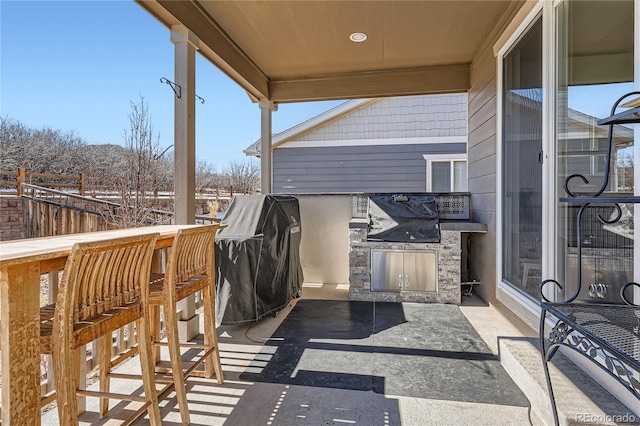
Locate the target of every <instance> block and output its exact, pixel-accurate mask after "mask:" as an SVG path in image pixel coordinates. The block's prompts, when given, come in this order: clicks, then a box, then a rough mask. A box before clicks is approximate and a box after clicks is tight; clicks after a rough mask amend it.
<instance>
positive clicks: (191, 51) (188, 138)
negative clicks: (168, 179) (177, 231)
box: [171, 25, 200, 225]
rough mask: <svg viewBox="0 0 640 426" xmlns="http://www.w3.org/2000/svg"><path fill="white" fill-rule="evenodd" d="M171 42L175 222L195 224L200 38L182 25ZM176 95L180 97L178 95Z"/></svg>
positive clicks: (174, 30)
mask: <svg viewBox="0 0 640 426" xmlns="http://www.w3.org/2000/svg"><path fill="white" fill-rule="evenodd" d="M171 43H173V44H174V45H175V77H174V78H175V80H174V81H175V83H176V84H177V85H178V86H179V87H176V90H177V92H178V94H177V95H176V96H175V106H174V145H175V146H174V149H173V152H174V167H175V169H174V170H175V174H174V193H175V207H174V211H175V223H176V224H180V225H184V224H192V223H195V220H196V218H195V215H196V199H195V197H196V50H197V49H198V47H199V43H200V40H199V39H198V38H197V37H196V36H195V35H194V34H193V33H192V32H191V31H189V29H188V28H186V27H185V26H184V25H174V26H173V27H171ZM178 95H180V97H178Z"/></svg>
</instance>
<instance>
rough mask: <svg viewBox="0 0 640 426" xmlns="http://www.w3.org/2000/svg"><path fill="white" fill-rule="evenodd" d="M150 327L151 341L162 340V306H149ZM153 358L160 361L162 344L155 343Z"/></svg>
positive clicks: (156, 361)
mask: <svg viewBox="0 0 640 426" xmlns="http://www.w3.org/2000/svg"><path fill="white" fill-rule="evenodd" d="M149 327H150V328H151V343H156V342H159V341H160V330H162V326H161V324H160V306H159V305H150V306H149ZM153 360H154V362H155V363H156V364H157V363H158V361H160V346H159V345H155V344H154V345H153Z"/></svg>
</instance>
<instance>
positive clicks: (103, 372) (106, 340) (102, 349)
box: [98, 333, 113, 419]
mask: <svg viewBox="0 0 640 426" xmlns="http://www.w3.org/2000/svg"><path fill="white" fill-rule="evenodd" d="M112 335H113V334H112V333H107V334H105V335H104V336H102V337H100V338H99V339H98V347H99V349H98V356H99V357H100V392H104V393H107V392H109V385H110V380H111V379H110V378H109V374H110V373H111V341H112ZM108 411H109V398H108V397H106V396H103V397H100V418H101V419H104V418H105V416H106V415H107V412H108Z"/></svg>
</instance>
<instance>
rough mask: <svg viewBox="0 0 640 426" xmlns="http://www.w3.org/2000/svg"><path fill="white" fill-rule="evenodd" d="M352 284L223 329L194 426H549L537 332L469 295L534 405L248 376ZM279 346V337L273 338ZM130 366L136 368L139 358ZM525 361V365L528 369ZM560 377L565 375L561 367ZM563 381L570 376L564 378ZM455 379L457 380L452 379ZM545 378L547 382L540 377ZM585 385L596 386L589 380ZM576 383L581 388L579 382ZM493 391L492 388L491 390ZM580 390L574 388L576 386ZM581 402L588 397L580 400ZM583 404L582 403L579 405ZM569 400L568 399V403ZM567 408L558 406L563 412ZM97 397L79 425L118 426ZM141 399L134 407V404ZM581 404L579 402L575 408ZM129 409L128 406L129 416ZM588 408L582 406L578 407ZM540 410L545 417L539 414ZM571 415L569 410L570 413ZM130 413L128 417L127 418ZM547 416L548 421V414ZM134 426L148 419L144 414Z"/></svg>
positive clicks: (469, 311)
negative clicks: (313, 304)
mask: <svg viewBox="0 0 640 426" xmlns="http://www.w3.org/2000/svg"><path fill="white" fill-rule="evenodd" d="M347 296H348V289H347V288H346V287H342V286H335V285H334V286H332V285H323V286H313V285H305V286H304V287H303V292H302V298H301V299H297V300H294V301H292V302H291V303H290V304H289V305H288V306H287V307H286V308H284V309H283V310H282V311H280V312H279V313H278V315H277V316H276V317H267V318H264V319H262V320H261V321H259V322H257V323H245V324H240V325H230V326H220V327H219V328H218V333H219V336H220V349H221V356H222V364H223V370H224V374H225V382H224V384H223V385H217V384H216V383H215V381H212V380H206V379H200V378H190V379H189V380H188V383H187V387H188V400H189V409H190V413H191V424H193V425H222V424H224V425H241V426H247V425H349V424H357V425H366V426H377V425H381V426H387V425H409V426H422V425H514V426H516V425H543V424H549V423H548V416H550V413H549V411H548V409H547V407H548V405H547V404H548V400H547V399H546V387H545V386H544V382H541V381H540V377H536V374H537V373H533V376H532V373H531V372H530V371H529V370H530V369H532V370H535V371H537V370H540V372H541V367H540V368H538V367H539V364H540V358H539V354H538V352H537V349H536V348H535V347H534V345H533V343H532V342H534V340H533V339H532V337H533V333H532V331H531V330H529V331H528V332H527V330H526V329H525V330H524V331H523V330H521V329H518V328H516V327H515V326H514V325H513V324H512V323H511V322H509V321H508V320H507V319H506V318H505V316H503V315H502V314H501V313H500V312H499V311H498V310H497V309H496V308H495V307H493V306H487V305H486V304H484V303H483V302H482V301H480V300H479V299H477V298H475V297H465V298H464V300H463V305H462V306H460V311H461V312H462V313H463V314H464V315H465V317H466V318H467V319H468V320H469V322H470V323H471V324H472V325H473V328H474V329H475V330H476V331H477V332H478V334H479V335H480V336H481V337H482V339H483V340H484V342H485V343H486V345H487V346H488V347H489V349H490V350H491V352H492V353H493V354H494V355H497V356H499V358H500V361H501V363H502V365H503V366H504V368H505V370H506V371H507V372H508V373H509V374H510V375H511V377H512V378H513V379H514V381H515V383H516V384H518V385H519V386H520V389H521V390H522V391H523V392H524V394H525V395H526V397H527V398H528V399H529V400H530V401H532V403H531V404H532V405H533V406H534V407H535V408H536V409H533V410H532V409H531V406H528V407H525V406H514V405H499V404H488V403H478V402H469V401H451V400H445V399H427V398H420V397H415V396H403V395H393V394H387V393H386V392H385V393H376V392H372V391H370V390H366V391H362V390H352V389H338V388H333V387H318V386H301V385H298V384H291V383H269V382H265V381H260V382H259V381H249V380H247V379H246V377H247V376H251V373H255V374H258V373H260V372H261V371H262V370H263V369H264V368H265V367H266V366H267V365H268V363H269V361H270V360H271V357H272V355H273V354H274V353H275V351H276V350H277V347H276V346H270V345H269V342H270V340H269V339H270V337H271V336H272V335H273V333H274V331H276V329H277V328H278V327H279V326H280V324H281V323H282V322H283V320H284V319H285V318H286V317H287V315H288V314H289V313H290V312H291V310H292V309H293V308H294V306H295V305H296V303H297V302H299V301H300V300H307V299H325V300H327V299H329V300H347ZM272 343H273V342H272ZM128 364H129V365H127V366H125V368H130V369H132V370H135V369H137V367H138V362H137V360H133V361H132V362H129V363H128ZM523 366H524V367H523ZM552 374H553V375H554V379H557V380H559V382H558V383H559V386H563V385H564V384H563V382H562V380H567V379H566V377H564V375H562V374H561V373H559V372H558V371H557V369H555V368H553V369H552ZM563 378H564V379H563ZM452 379H453V378H452ZM542 380H544V379H542ZM112 383H113V384H112V388H113V389H117V391H119V392H125V393H126V392H131V393H139V392H140V391H141V386H140V384H139V383H138V382H133V383H132V382H129V383H127V382H125V381H122V383H120V382H119V381H117V380H114V381H113V382H112ZM584 386H586V387H587V388H588V387H589V386H592V384H590V383H587V384H585V385H584ZM574 388H575V385H574ZM490 391H491V390H487V392H490ZM574 391H575V389H574ZM571 399H572V400H571V402H570V406H571V409H572V410H578V411H577V412H589V413H596V414H597V413H603V408H601V407H604V410H605V411H604V412H607V413H612V412H621V411H620V410H622V409H623V408H624V407H622V408H621V407H620V406H611V405H607V404H612V403H611V402H610V401H608V400H605V402H598V401H597V398H594V399H595V400H596V402H592V399H590V398H582V399H580V398H578V399H573V398H571ZM581 401H582V402H581ZM581 404H582V405H581ZM160 405H161V414H162V418H163V424H166V425H178V424H180V416H179V412H178V407H177V403H176V400H175V395H174V393H173V392H172V393H170V394H169V395H168V396H167V397H166V398H165V399H163V400H162V401H161V403H160ZM565 405H566V404H565ZM565 405H561V403H559V410H560V412H561V413H563V412H564V411H563V410H565V409H566V406H565ZM96 406H97V400H96V399H95V398H88V399H87V407H88V410H90V411H88V412H87V413H85V414H83V415H82V416H81V423H80V424H81V425H89V424H91V425H111V424H119V422H118V421H117V417H119V416H120V415H119V414H118V413H117V411H118V409H119V408H124V407H127V405H126V404H125V403H121V402H118V401H113V404H112V406H114V407H115V409H113V410H112V412H111V414H112V415H114V416H115V417H116V418H112V419H110V420H108V419H105V420H100V419H99V418H98V417H97V415H96V414H95V413H94V412H92V411H94V410H95V409H96ZM133 406H135V404H133V405H131V407H133ZM576 406H577V407H576ZM128 409H129V408H127V409H125V410H124V411H123V413H126V412H127V411H128ZM580 410H584V411H580ZM539 412H542V415H538V413H539ZM567 416H568V417H570V415H569V414H567ZM125 417H126V416H125ZM545 417H546V418H545ZM42 420H43V421H42V424H43V425H56V424H58V422H57V412H56V411H55V409H54V410H52V411H51V412H49V413H46V414H45V415H44V416H43V419H42ZM135 424H136V425H138V424H139V425H143V424H148V421H147V420H146V419H144V418H142V419H140V420H139V421H137V422H136V423H135Z"/></svg>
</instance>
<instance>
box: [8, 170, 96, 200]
mask: <svg viewBox="0 0 640 426" xmlns="http://www.w3.org/2000/svg"><path fill="white" fill-rule="evenodd" d="M0 180H1V181H2V182H3V183H4V184H5V185H7V186H9V187H15V188H16V190H17V192H18V195H22V191H23V187H22V185H24V184H25V183H36V184H38V185H39V186H43V187H47V188H68V189H74V190H77V192H78V194H80V195H83V194H84V193H85V190H86V187H87V183H86V177H85V174H84V173H80V174H79V175H77V176H69V175H57V174H52V173H31V172H27V171H26V170H25V169H24V168H23V167H19V168H18V170H13V171H6V170H0ZM74 192H75V191H74Z"/></svg>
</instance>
